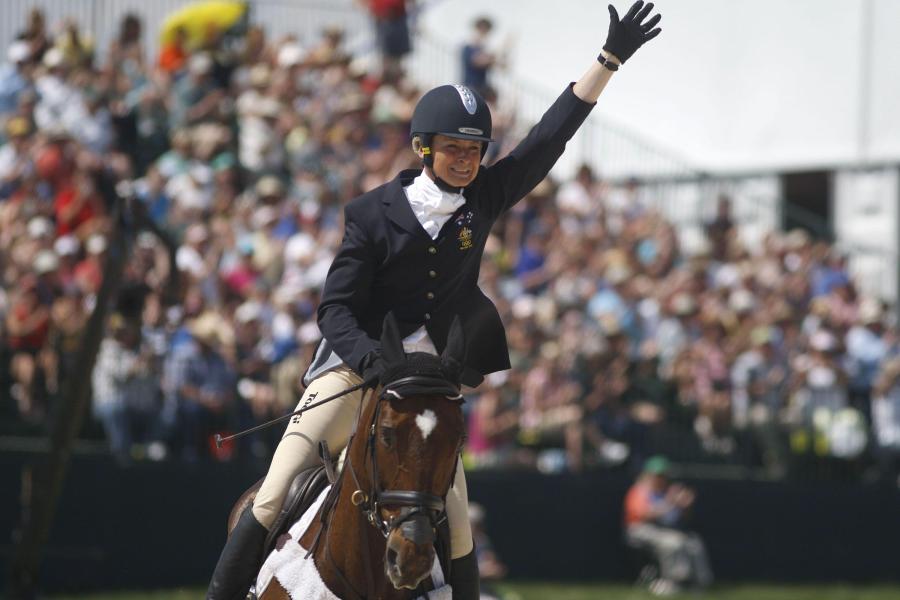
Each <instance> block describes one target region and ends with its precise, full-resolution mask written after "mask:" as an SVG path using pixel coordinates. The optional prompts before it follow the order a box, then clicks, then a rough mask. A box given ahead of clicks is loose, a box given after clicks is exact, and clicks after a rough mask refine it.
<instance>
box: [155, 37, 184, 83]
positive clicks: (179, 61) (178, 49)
mask: <svg viewBox="0 0 900 600" xmlns="http://www.w3.org/2000/svg"><path fill="white" fill-rule="evenodd" d="M187 57H188V50H187V30H186V29H185V28H184V27H177V28H176V29H175V31H174V32H173V34H172V41H170V42H168V43H166V44H164V45H163V47H162V48H161V49H160V51H159V60H158V62H159V67H160V68H161V69H162V70H163V71H165V72H166V73H169V74H175V73H177V72H178V71H181V69H182V68H184V65H185V62H186V61H187Z"/></svg>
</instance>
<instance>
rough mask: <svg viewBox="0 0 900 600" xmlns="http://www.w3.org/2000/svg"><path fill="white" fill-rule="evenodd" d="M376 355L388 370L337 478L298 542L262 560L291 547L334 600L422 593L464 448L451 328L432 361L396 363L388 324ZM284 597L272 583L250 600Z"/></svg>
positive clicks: (458, 332)
mask: <svg viewBox="0 0 900 600" xmlns="http://www.w3.org/2000/svg"><path fill="white" fill-rule="evenodd" d="M381 345H382V357H383V358H384V360H385V362H386V363H387V365H388V367H387V369H386V371H385V373H384V375H383V376H382V380H381V385H380V386H379V387H378V389H376V390H373V391H372V392H371V395H369V397H368V401H367V402H364V408H363V409H362V411H361V414H360V416H359V421H358V422H357V426H356V433H355V434H354V435H353V436H352V437H351V438H350V443H349V447H348V450H347V455H346V459H345V463H344V467H343V470H342V471H341V474H340V475H339V477H338V479H337V481H336V482H335V484H334V485H333V486H332V488H331V490H330V491H329V492H328V495H327V497H325V499H324V501H322V504H321V506H320V508H319V510H318V512H317V513H316V516H315V517H314V518H313V519H312V522H311V524H310V525H309V527H308V528H307V529H306V531H305V532H304V533H303V534H302V536H300V538H299V540H291V539H288V540H287V541H286V542H282V543H281V544H280V546H281V547H280V549H279V550H277V551H275V552H273V554H272V558H275V554H276V553H278V552H282V551H284V545H285V544H296V543H298V542H299V545H300V546H301V547H302V549H303V550H304V552H303V555H305V556H308V557H311V559H312V560H313V562H314V564H315V570H316V571H318V575H319V577H321V582H323V583H324V584H325V586H327V588H328V592H330V593H331V594H333V595H334V596H337V597H338V598H353V599H360V598H369V599H373V598H382V599H385V600H393V599H408V598H414V597H418V596H420V595H422V592H423V591H424V590H427V589H429V588H430V587H431V585H430V583H431V580H430V579H429V575H430V574H431V571H432V565H433V564H434V561H435V542H436V535H437V533H436V532H437V531H438V530H439V529H440V527H439V525H440V524H441V522H442V520H445V519H446V513H445V512H444V498H445V497H446V495H447V492H448V490H449V489H450V485H451V484H452V482H453V477H454V474H455V469H456V465H457V459H458V456H459V452H460V449H461V446H462V443H463V440H464V433H465V423H464V420H463V415H462V409H461V404H462V396H461V394H460V391H459V384H458V381H459V371H460V365H461V364H462V360H463V352H464V343H463V339H462V327H461V326H460V324H459V322H458V320H457V321H455V322H454V324H453V326H452V327H451V331H450V335H449V338H448V342H447V347H446V349H445V351H444V353H443V354H442V356H440V357H437V356H434V355H429V354H423V353H413V354H409V355H406V354H405V353H404V351H403V344H402V341H401V337H400V333H399V328H398V326H397V324H396V322H395V321H394V319H393V317H391V316H389V317H388V318H387V319H385V325H384V332H383V334H382V340H381ZM445 542H446V544H449V542H447V541H445ZM446 547H448V546H446ZM290 550H293V551H295V552H296V551H297V548H293V549H290ZM301 560H302V559H301ZM296 562H300V561H296ZM448 562H449V561H448ZM290 566H291V568H293V564H291V565H290ZM305 566H306V567H308V566H309V565H308V563H307V564H306V565H305ZM445 577H446V574H445ZM293 585H295V586H296V585H298V584H297V581H296V577H295V581H294V582H293ZM286 587H289V586H286V585H285V584H284V582H282V581H280V579H279V578H278V577H272V578H271V579H270V581H269V583H268V585H266V587H265V589H260V590H257V592H258V597H259V599H260V600H275V599H285V600H286V599H289V598H290V595H289V593H288V591H287V590H286ZM295 589H296V588H295ZM300 589H303V590H304V592H303V595H304V597H307V594H306V592H305V590H306V588H305V587H303V584H300ZM324 597H327V594H326V596H324Z"/></svg>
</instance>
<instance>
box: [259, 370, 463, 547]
mask: <svg viewBox="0 0 900 600" xmlns="http://www.w3.org/2000/svg"><path fill="white" fill-rule="evenodd" d="M361 382H362V380H361V379H360V378H359V376H358V375H356V373H354V372H353V371H352V370H350V369H348V368H347V367H340V368H337V369H335V370H333V371H328V372H327V373H324V374H322V375H321V376H320V377H318V378H317V379H315V380H314V381H313V382H312V383H310V384H309V387H308V388H307V389H306V392H305V393H304V394H303V398H301V400H300V404H299V405H298V406H297V408H301V407H302V406H304V405H306V404H312V403H313V402H317V401H319V400H323V399H325V398H327V397H329V396H332V395H334V394H337V393H339V392H341V391H342V390H345V389H347V388H349V387H353V386H354V385H358V384H359V383H361ZM361 401H362V391H361V390H360V391H356V392H352V393H350V394H347V395H345V396H342V397H340V398H337V399H336V400H332V401H331V402H327V403H325V404H323V405H322V406H317V407H316V408H314V409H312V410H310V411H309V412H305V413H303V414H302V415H298V416H296V417H293V418H292V419H291V420H290V423H289V424H288V426H287V431H285V433H284V436H283V437H282V438H281V442H279V443H278V448H277V449H276V450H275V456H274V457H272V464H271V465H270V466H269V472H268V473H266V479H265V481H263V484H262V487H260V489H259V492H257V494H256V499H255V500H254V501H253V516H255V517H256V519H257V521H259V522H260V523H262V524H263V525H264V526H265V527H266V528H269V527H271V526H272V524H273V523H274V522H275V518H276V517H277V516H278V512H279V511H280V510H281V505H282V503H283V502H284V498H285V496H286V495H287V491H288V488H289V487H290V485H291V482H292V481H293V480H294V477H295V476H296V475H297V473H299V472H300V471H302V470H304V469H306V468H309V467H312V466H315V465H316V464H317V463H318V461H319V455H318V450H317V446H318V443H319V440H325V441H326V442H327V443H328V448H329V449H330V450H331V451H332V452H333V453H334V454H335V455H337V454H338V453H339V452H340V451H342V450H343V449H344V446H346V445H347V441H348V440H349V439H350V434H351V433H353V430H354V428H355V427H356V418H357V414H358V412H359V404H360V402H361ZM446 505H447V520H448V522H449V525H450V549H451V555H452V558H459V557H461V556H465V555H466V554H468V553H469V552H471V551H472V530H471V529H470V527H469V515H468V506H469V495H468V492H467V491H466V476H465V473H463V466H462V461H460V462H459V464H458V465H457V468H456V479H454V480H453V485H452V486H450V491H449V492H448V493H447V502H446Z"/></svg>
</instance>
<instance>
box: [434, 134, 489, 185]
mask: <svg viewBox="0 0 900 600" xmlns="http://www.w3.org/2000/svg"><path fill="white" fill-rule="evenodd" d="M483 143H484V142H479V141H476V140H460V139H457V138H452V137H447V136H445V135H440V134H436V135H435V136H434V139H433V140H432V143H431V152H432V154H433V156H434V163H433V166H432V171H433V172H434V175H435V176H436V177H440V178H441V179H443V180H444V181H446V182H447V183H448V184H450V185H451V186H453V187H461V188H462V187H466V186H467V185H469V184H470V183H472V181H473V180H474V179H475V176H476V175H478V168H479V167H480V166H481V145H482V144H483Z"/></svg>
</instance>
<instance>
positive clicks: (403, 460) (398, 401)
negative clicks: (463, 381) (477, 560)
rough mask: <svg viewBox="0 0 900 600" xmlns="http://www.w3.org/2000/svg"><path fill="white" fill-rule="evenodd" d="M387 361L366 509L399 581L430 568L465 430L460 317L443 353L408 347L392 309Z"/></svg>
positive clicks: (398, 584)
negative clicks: (406, 349) (408, 351)
mask: <svg viewBox="0 0 900 600" xmlns="http://www.w3.org/2000/svg"><path fill="white" fill-rule="evenodd" d="M381 346H382V357H383V358H384V360H385V363H386V369H385V372H384V374H383V376H382V378H381V393H380V395H379V396H378V399H376V400H375V403H376V406H375V409H374V412H373V416H372V423H371V426H370V427H369V432H368V435H369V447H370V451H369V455H370V457H371V467H370V473H369V476H370V477H371V480H372V481H373V487H374V489H373V490H372V493H371V497H370V498H368V500H369V502H366V504H368V505H369V506H368V511H367V517H368V520H369V522H370V523H372V524H373V525H374V526H375V527H376V528H378V529H379V530H380V531H381V532H382V534H383V535H385V537H386V550H385V556H384V568H385V572H386V574H387V576H388V578H389V580H390V582H391V583H392V584H393V585H394V587H395V588H397V589H401V588H408V589H414V588H415V587H416V586H418V585H419V583H420V582H421V581H422V580H423V579H425V578H426V577H428V576H429V574H430V572H431V567H432V564H433V562H434V558H435V551H434V541H435V534H436V529H437V525H438V522H439V521H440V520H441V519H443V518H445V513H444V498H445V497H446V495H447V492H448V491H449V489H450V486H451V485H452V483H453V478H454V475H455V471H456V464H457V459H458V456H459V452H460V450H461V447H462V444H463V441H464V437H465V421H464V419H463V414H462V407H461V405H462V395H461V394H460V391H459V377H460V371H461V369H462V364H463V361H464V352H465V344H464V340H463V333H462V326H461V325H460V322H459V319H458V318H457V319H455V320H454V321H453V325H452V326H451V328H450V333H449V336H448V340H447V345H446V348H445V350H444V352H443V354H442V355H441V356H439V357H438V356H434V355H431V354H426V353H418V352H417V353H412V354H408V355H407V354H406V353H405V352H404V350H403V343H402V339H401V337H400V332H399V328H398V326H397V323H396V321H395V320H394V318H393V316H392V315H390V314H389V315H388V316H387V318H386V319H385V322H384V329H383V333H382V338H381Z"/></svg>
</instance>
